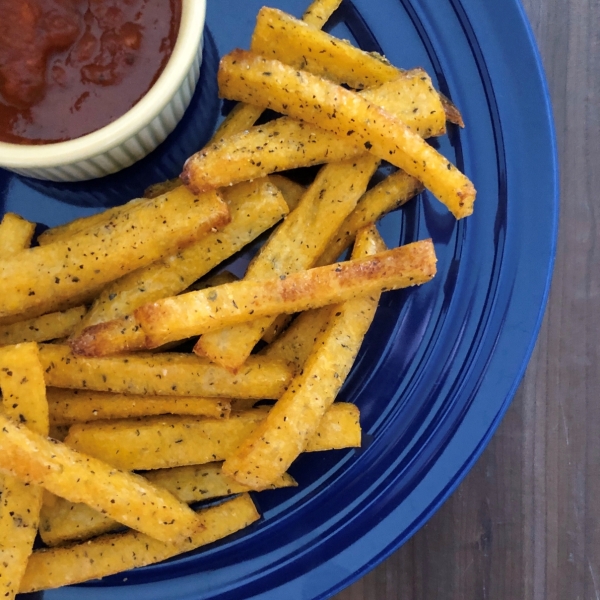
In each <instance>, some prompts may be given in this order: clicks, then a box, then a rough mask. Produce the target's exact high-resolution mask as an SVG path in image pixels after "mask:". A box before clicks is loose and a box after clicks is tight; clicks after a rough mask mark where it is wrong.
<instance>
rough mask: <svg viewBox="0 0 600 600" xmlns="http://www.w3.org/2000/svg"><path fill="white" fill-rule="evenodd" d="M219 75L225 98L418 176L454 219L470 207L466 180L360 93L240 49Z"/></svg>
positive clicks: (470, 186) (469, 187) (470, 190)
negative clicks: (357, 146)
mask: <svg viewBox="0 0 600 600" xmlns="http://www.w3.org/2000/svg"><path fill="white" fill-rule="evenodd" d="M218 79H219V90H220V93H221V94H222V95H223V96H224V97H226V98H230V99H234V100H242V101H244V102H252V103H254V104H260V105H263V106H266V107H267V108H271V109H273V110H276V111H278V112H281V113H283V114H287V115H289V116H292V117H294V118H297V119H301V120H303V121H306V122H309V123H312V124H313V125H317V126H319V127H322V128H323V129H326V130H328V131H331V132H333V133H335V134H336V135H337V136H339V138H340V139H345V140H347V139H348V137H352V138H353V139H354V141H355V142H357V141H358V142H360V143H361V144H363V145H364V147H365V149H367V150H369V151H370V152H372V153H373V154H374V155H375V156H378V157H379V158H381V159H384V160H387V161H388V162H390V163H392V164H393V165H395V166H396V167H398V168H401V169H403V170H404V171H406V173H408V174H409V175H412V176H413V177H416V178H417V179H419V180H420V181H422V182H423V184H424V185H425V187H426V188H427V189H429V190H430V191H431V192H432V193H433V194H434V196H436V197H437V198H438V199H439V200H440V201H441V202H442V203H443V204H445V205H446V206H447V207H448V209H449V210H450V211H451V212H452V214H453V215H454V216H455V217H456V218H462V217H466V216H468V215H470V214H471V213H472V212H473V202H474V201H475V188H474V186H473V184H472V183H471V182H470V181H469V179H468V178H467V177H466V176H465V175H464V174H463V173H461V172H460V171H459V170H458V169H457V168H456V167H455V166H454V165H452V164H451V163H450V162H449V161H448V160H447V159H446V158H445V157H443V156H442V155H441V154H440V153H439V152H437V151H436V150H435V149H434V148H432V147H431V146H430V145H429V144H427V143H426V142H425V141H424V140H423V138H421V137H419V136H418V135H416V134H415V133H413V132H412V131H411V130H410V129H409V128H408V127H406V125H404V124H403V123H402V122H401V121H399V120H398V119H396V118H393V117H392V116H391V115H390V114H389V113H388V112H386V111H385V110H383V109H381V108H380V107H378V106H376V105H373V104H371V103H369V102H368V101H367V100H365V99H364V98H362V97H361V96H360V95H359V94H357V93H355V92H352V91H350V90H346V89H345V88H343V87H341V86H339V85H336V84H334V83H331V82H330V81H327V80H325V79H320V78H319V77H316V76H315V75H312V74H310V73H307V72H305V71H298V70H296V69H294V68H293V67H289V66H287V65H284V64H283V63H280V62H279V61H276V60H267V59H265V58H263V57H261V56H257V55H255V54H252V53H250V52H245V51H243V50H235V51H234V52H232V53H230V54H228V55H227V56H225V57H223V58H222V59H221V64H220V67H219V73H218ZM184 175H185V174H184ZM183 179H184V180H185V177H183Z"/></svg>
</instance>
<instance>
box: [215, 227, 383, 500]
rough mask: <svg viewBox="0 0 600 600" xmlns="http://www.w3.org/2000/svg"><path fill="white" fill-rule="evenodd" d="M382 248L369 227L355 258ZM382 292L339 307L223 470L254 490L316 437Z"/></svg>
mask: <svg viewBox="0 0 600 600" xmlns="http://www.w3.org/2000/svg"><path fill="white" fill-rule="evenodd" d="M384 248H385V244H384V243H383V240H381V238H380V237H379V234H378V233H377V230H376V229H375V227H371V228H368V229H365V230H363V231H362V232H361V235H360V236H359V238H358V239H357V242H356V244H355V247H354V251H353V254H352V257H353V258H356V259H358V258H359V257H361V256H365V255H367V256H371V255H376V253H377V252H378V251H379V252H380V251H381V250H382V249H384ZM379 296H380V292H379V293H378V292H375V293H368V292H367V293H366V294H365V295H362V296H359V297H355V298H353V299H352V300H348V301H346V302H343V303H341V304H337V305H336V307H335V310H334V311H331V313H330V318H329V322H328V324H327V327H326V328H325V330H324V331H323V332H322V333H321V334H319V336H318V337H317V340H316V341H315V343H314V346H313V350H312V352H311V353H310V354H309V356H308V358H307V359H306V362H305V363H304V365H303V366H302V370H301V371H300V372H299V374H298V375H297V376H296V377H295V378H294V380H293V381H292V383H291V385H290V387H289V388H288V390H287V391H286V393H285V394H284V395H283V396H282V397H281V398H280V399H279V400H278V401H277V403H276V404H275V406H274V407H273V408H272V409H271V410H270V411H269V414H268V415H267V418H266V419H265V420H264V421H262V422H261V423H260V424H259V425H258V427H257V428H256V429H255V430H254V431H253V432H252V433H251V434H250V435H249V436H248V437H247V438H246V439H245V440H244V441H243V442H242V443H241V444H240V446H239V447H238V448H237V450H236V451H235V452H234V453H233V454H232V455H231V456H229V458H227V459H226V460H225V462H224V463H223V472H224V473H226V474H227V475H230V476H231V477H233V478H234V479H235V480H236V481H239V482H240V483H243V484H245V485H247V486H249V487H251V488H253V487H255V486H256V487H263V486H264V485H267V484H268V483H269V482H270V481H273V480H275V479H276V478H277V477H279V476H280V475H281V474H283V473H284V472H285V471H286V470H287V469H288V467H289V466H290V465H291V464H292V462H293V461H294V460H295V459H296V458H297V457H298V455H299V454H300V453H301V452H302V451H303V450H304V449H305V448H306V445H307V443H308V440H309V439H311V438H312V437H314V435H315V432H316V431H317V429H318V427H319V423H320V422H321V419H322V418H323V415H324V414H325V413H326V412H327V409H328V408H329V407H330V406H331V405H332V404H333V402H334V400H335V398H336V396H337V393H338V391H339V389H340V388H341V386H342V385H343V383H344V381H345V380H346V377H347V376H348V374H349V373H350V369H351V368H352V365H353V364H354V359H355V358H356V355H357V354H358V350H359V349H360V346H361V344H362V341H363V338H364V336H365V334H366V333H367V331H368V329H369V327H370V325H371V322H372V321H373V317H374V316H375V311H376V310H377V304H378V303H379Z"/></svg>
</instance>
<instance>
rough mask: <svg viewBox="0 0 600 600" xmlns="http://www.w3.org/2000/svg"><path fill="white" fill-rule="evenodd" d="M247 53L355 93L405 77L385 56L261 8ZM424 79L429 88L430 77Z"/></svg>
mask: <svg viewBox="0 0 600 600" xmlns="http://www.w3.org/2000/svg"><path fill="white" fill-rule="evenodd" d="M250 49H251V50H252V51H253V52H255V53H256V54H261V55H262V56H265V57H267V58H275V59H277V60H280V61H282V62H284V63H286V64H288V65H291V66H293V67H294V68H296V69H302V70H303V71H309V72H310V73H313V74H315V75H320V76H322V77H325V78H326V79H330V80H331V81H334V82H335V83H345V84H348V85H349V86H350V87H352V88H356V89H363V88H368V87H375V86H378V85H381V84H382V83H385V82H387V81H391V80H393V79H395V78H396V77H398V76H399V75H400V74H402V73H405V71H402V70H401V69H398V68H396V67H394V66H393V65H391V64H390V62H389V61H388V60H387V59H386V58H385V57H384V56H381V55H380V54H377V53H376V52H365V51H364V50H361V49H359V48H356V47H355V46H352V45H351V44H350V43H349V42H347V41H345V40H341V39H339V38H336V37H334V36H332V35H329V34H328V33H325V32H323V31H315V30H314V29H312V28H310V27H307V26H306V25H305V24H304V23H303V22H302V21H299V20H298V19H295V18H294V17H293V16H291V15H289V14H287V13H285V12H283V11H281V10H277V9H275V8H268V7H263V8H262V9H261V10H260V11H259V13H258V16H257V19H256V27H255V28H254V33H253V34H252V43H251V48H250ZM426 79H427V80H428V82H429V83H428V85H431V81H430V80H429V77H426ZM438 95H439V99H440V100H441V102H442V105H443V108H444V109H445V110H444V112H445V114H446V118H447V119H448V121H450V122H452V123H456V124H458V125H460V126H461V127H464V123H463V121H462V116H461V114H460V112H459V111H458V109H457V108H456V106H454V105H453V104H452V103H451V102H450V101H449V100H448V99H447V98H446V97H444V96H443V95H442V94H439V93H438ZM415 108H417V109H418V110H419V111H420V110H421V108H422V107H421V105H420V104H417V105H416V106H415ZM423 108H426V107H423Z"/></svg>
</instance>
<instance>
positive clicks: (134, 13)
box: [0, 0, 181, 144]
mask: <svg viewBox="0 0 600 600" xmlns="http://www.w3.org/2000/svg"><path fill="white" fill-rule="evenodd" d="M0 15H1V17H0V141H3V142H10V143H16V144H43V143H48V142H59V141H65V140H70V139H74V138H77V137H80V136H82V135H85V134H87V133H91V132H92V131H95V130H96V129H99V128H101V127H104V126H105V125H108V124H109V123H111V122H112V121H114V120H115V119H117V118H118V117H120V116H122V115H123V114H125V113H126V112H127V111H128V110H129V109H130V108H132V107H133V106H134V105H135V104H136V103H137V102H138V101H139V100H140V99H141V98H142V97H143V96H144V95H145V94H146V92H147V91H148V90H149V89H150V88H151V87H152V85H153V84H154V82H155V81H156V80H157V79H158V77H159V75H160V74H161V72H162V71H163V69H164V67H165V65H166V64H167V62H168V60H169V57H170V55H171V53H172V51H173V47H174V45H175V40H176V38H177V32H178V30H179V23H180V20H181V0H0Z"/></svg>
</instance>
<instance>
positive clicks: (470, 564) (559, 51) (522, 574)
mask: <svg viewBox="0 0 600 600" xmlns="http://www.w3.org/2000/svg"><path fill="white" fill-rule="evenodd" d="M481 1H482V2H484V1H494V0H481ZM523 4H524V6H525V9H526V11H527V13H528V15H529V18H530V21H531V24H532V27H533V30H534V33H535V35H536V38H537V41H538V45H539V47H540V51H541V54H542V57H543V60H544V66H545V69H546V74H547V77H548V83H549V87H550V93H551V96H552V101H553V105H554V116H555V123H556V130H557V136H558V150H559V160H560V168H561V223H560V235H559V244H558V255H557V260H556V267H555V272H554V280H553V284H552V291H551V295H550V301H549V305H548V308H547V311H546V316H545V320H544V324H543V326H542V330H541V332H540V336H539V339H538V343H537V347H536V350H535V352H534V355H533V358H532V360H531V362H530V364H529V368H528V371H527V374H526V376H525V378H524V380H523V382H522V385H521V387H520V390H519V392H518V393H517V395H516V397H515V399H514V401H513V403H512V405H511V407H510V409H509V411H508V413H507V414H506V416H505V418H504V421H503V422H502V424H501V426H500V428H499V429H498V431H497V433H496V435H495V437H494V438H493V440H492V442H491V443H490V445H489V446H488V448H487V449H486V450H485V452H484V454H483V455H482V457H481V458H480V460H479V462H478V463H477V464H476V466H475V467H474V468H473V470H472V471H471V472H470V473H469V475H468V476H467V477H466V478H465V480H464V481H463V483H462V484H461V486H460V487H459V488H458V490H457V491H456V492H455V493H454V495H453V496H452V497H451V498H450V499H449V500H448V501H447V502H446V504H445V505H444V506H443V507H442V508H441V509H440V510H439V512H438V513H437V514H436V515H435V516H434V517H433V518H432V519H431V521H430V522H429V523H428V524H427V525H426V526H425V527H424V528H423V529H422V530H421V531H419V532H418V533H417V534H416V535H415V536H414V537H413V538H412V539H411V540H410V541H409V542H408V543H407V544H406V545H405V546H403V547H402V548H401V549H400V550H398V551H397V552H396V553H395V554H394V555H393V556H391V557H390V558H389V559H388V560H387V561H386V562H385V563H383V564H382V565H380V566H379V567H378V568H376V569H375V570H374V571H372V572H371V573H369V574H368V575H367V576H365V577H364V578H363V579H362V580H360V581H358V582H357V583H355V584H354V585H353V586H351V587H350V588H348V589H347V590H345V591H343V592H341V593H340V594H338V595H337V596H335V599H336V600H400V599H402V600H450V599H452V600H454V599H456V600H459V599H460V600H471V599H482V600H488V599H489V600H600V352H599V348H600V2H599V1H598V0H523Z"/></svg>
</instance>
